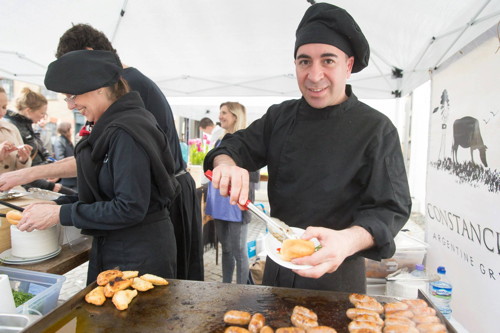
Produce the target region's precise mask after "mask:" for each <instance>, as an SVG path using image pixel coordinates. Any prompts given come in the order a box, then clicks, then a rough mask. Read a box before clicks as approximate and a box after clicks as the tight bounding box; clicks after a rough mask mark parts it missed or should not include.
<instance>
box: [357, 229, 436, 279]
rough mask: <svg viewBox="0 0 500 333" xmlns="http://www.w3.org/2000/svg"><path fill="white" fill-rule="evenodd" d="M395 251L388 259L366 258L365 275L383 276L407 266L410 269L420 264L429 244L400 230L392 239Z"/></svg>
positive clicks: (372, 276) (371, 276)
mask: <svg viewBox="0 0 500 333" xmlns="http://www.w3.org/2000/svg"><path fill="white" fill-rule="evenodd" d="M394 241H395V243H396V253H395V254H394V256H393V257H392V258H390V259H383V260H382V261H380V262H379V261H374V260H370V259H366V276H367V277H369V278H385V277H386V276H387V275H389V274H391V273H394V272H395V271H397V270H398V269H401V268H404V267H406V268H408V270H409V271H412V270H413V269H414V268H415V265H416V264H422V263H423V261H424V257H425V254H426V253H427V248H428V247H429V245H428V244H427V243H425V242H422V241H420V240H418V239H416V238H414V237H411V236H408V235H406V234H405V233H404V232H400V233H399V234H398V235H397V236H396V238H395V239H394Z"/></svg>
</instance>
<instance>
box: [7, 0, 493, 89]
mask: <svg viewBox="0 0 500 333" xmlns="http://www.w3.org/2000/svg"><path fill="white" fill-rule="evenodd" d="M326 2H330V3H334V4H336V5H338V6H340V7H343V8H345V9H347V10H348V11H349V12H350V13H351V15H352V16H353V17H355V19H356V20H357V22H358V24H359V25H360V26H361V29H362V30H363V32H364V33H365V35H366V37H367V39H368V41H369V42H370V45H371V54H372V56H371V59H370V65H369V66H368V67H367V68H366V69H365V70H364V71H362V72H361V73H358V74H354V75H353V76H352V77H351V80H350V83H351V84H353V85H354V86H355V92H356V94H357V95H358V96H360V97H362V98H393V97H395V96H396V94H398V93H397V92H400V93H401V94H402V95H405V94H407V93H409V92H411V90H412V89H414V88H415V87H417V86H419V85H420V84H422V83H423V82H425V81H426V80H428V79H429V71H431V70H432V69H433V68H435V67H438V66H439V65H440V64H442V63H443V62H444V61H445V60H446V59H447V58H449V57H450V56H452V55H454V54H455V53H456V52H458V51H460V49H461V48H462V47H463V46H464V45H466V44H468V43H469V42H470V41H472V40H473V39H474V38H475V37H477V36H478V35H480V34H481V33H482V32H484V31H485V30H487V29H489V28H491V27H492V26H493V25H495V24H496V23H497V22H499V19H500V1H499V0H461V1H456V0H438V1H436V0H419V1H414V0H380V1H373V0H339V1H326ZM309 5H310V4H309V3H308V1H306V0H272V1H270V0H251V1H243V0H168V1H159V0H105V1H102V0H79V1H70V0H65V1H63V0H44V1H39V0H22V1H15V0H0V31H1V35H0V76H3V77H7V78H16V79H19V80H22V81H28V82H35V83H39V84H42V82H43V76H44V74H45V70H46V66H47V65H48V64H49V63H50V62H51V61H53V60H54V53H55V50H56V47H57V43H58V40H59V37H60V36H61V35H62V33H63V32H64V31H66V30H67V29H68V28H69V27H71V25H72V23H89V24H91V25H92V26H94V27H95V28H97V29H99V30H102V31H103V32H104V33H105V34H106V35H107V36H108V37H109V38H110V39H111V40H112V41H113V45H114V46H115V48H116V49H117V50H118V53H119V55H120V57H121V58H122V61H123V62H124V63H125V64H128V65H132V66H134V67H137V68H139V69H140V70H141V71H142V72H144V73H145V74H146V75H148V76H149V77H151V78H152V79H153V80H155V81H156V82H157V83H158V85H159V86H160V87H161V89H162V90H163V91H164V93H165V95H166V96H167V97H169V98H170V97H176V96H177V97H204V96H225V97H230V96H257V97H262V96H281V97H283V98H284V97H288V96H291V97H296V96H300V93H299V91H298V89H297V85H296V81H295V75H294V65H293V57H292V54H293V45H294V41H295V29H296V27H297V25H298V22H299V21H300V19H301V17H302V15H303V13H304V11H305V10H306V9H307V7H308V6H309ZM120 13H123V15H121V14H120ZM395 68H398V69H400V70H402V74H403V76H402V78H395V77H394V75H393V72H394V69H395Z"/></svg>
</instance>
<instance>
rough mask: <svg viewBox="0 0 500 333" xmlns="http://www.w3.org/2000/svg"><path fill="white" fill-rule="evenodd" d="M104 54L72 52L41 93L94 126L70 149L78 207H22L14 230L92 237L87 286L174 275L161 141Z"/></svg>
mask: <svg viewBox="0 0 500 333" xmlns="http://www.w3.org/2000/svg"><path fill="white" fill-rule="evenodd" d="M122 71H123V69H122V66H121V64H120V62H119V60H118V59H117V57H116V56H115V55H114V54H113V53H112V52H108V51H87V50H82V51H73V52H69V53H67V54H66V55H64V56H62V57H60V58H59V59H58V60H56V61H54V62H53V63H51V64H50V65H49V68H48V70H47V74H46V76H45V85H46V87H47V88H48V89H49V90H52V91H57V92H61V93H64V94H65V95H66V98H65V101H66V102H67V103H68V108H70V109H77V110H79V111H80V113H81V114H82V115H84V116H85V117H86V118H87V120H88V121H91V122H94V124H95V125H94V127H93V130H92V132H91V133H90V135H89V136H87V137H86V138H84V139H82V140H81V141H80V142H79V143H78V144H77V146H76V147H75V156H76V164H77V170H78V201H76V202H73V203H66V204H62V205H60V206H55V205H36V207H33V206H31V207H28V208H27V209H26V210H25V212H24V214H23V219H22V220H21V221H20V224H19V229H20V230H27V231H32V230H34V229H45V228H48V227H50V226H52V225H54V224H57V223H61V224H62V225H74V226H75V227H77V228H80V229H82V233H83V234H87V235H92V236H93V237H94V239H93V244H92V250H91V255H90V261H89V271H88V275H87V283H91V282H92V281H94V280H95V279H96V276H97V275H98V274H99V273H100V272H101V271H103V270H107V269H113V268H115V267H119V269H121V270H138V271H139V272H140V273H141V274H143V273H151V274H156V275H160V276H163V277H166V278H174V277H175V275H176V245H175V236H174V232H173V227H172V223H171V221H170V217H169V209H168V207H169V205H170V203H171V202H172V200H173V199H174V198H175V196H176V195H177V194H178V192H179V185H178V183H177V181H176V180H175V177H174V163H173V160H172V157H171V154H170V149H169V145H168V141H167V138H166V136H165V134H164V132H163V131H161V130H160V128H159V126H158V124H157V123H156V121H155V118H154V117H153V115H152V114H151V113H150V112H148V111H146V110H145V109H144V104H143V102H142V100H141V98H140V96H139V94H138V93H136V92H129V88H128V85H127V83H126V81H125V80H123V78H122V77H121V74H122Z"/></svg>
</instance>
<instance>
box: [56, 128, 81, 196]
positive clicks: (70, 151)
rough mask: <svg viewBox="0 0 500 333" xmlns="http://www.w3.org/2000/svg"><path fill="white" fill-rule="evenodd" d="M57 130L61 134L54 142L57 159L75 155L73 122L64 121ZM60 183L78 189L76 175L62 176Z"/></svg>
mask: <svg viewBox="0 0 500 333" xmlns="http://www.w3.org/2000/svg"><path fill="white" fill-rule="evenodd" d="M57 132H58V133H59V136H58V137H57V139H56V141H55V142H54V156H55V158H56V160H62V159H63V158H66V157H70V156H74V155H75V147H74V146H73V142H71V139H72V134H73V131H72V128H71V124H70V123H68V122H62V123H60V124H59V125H58V126H57ZM60 183H61V184H62V185H64V186H66V187H68V188H70V189H72V190H74V191H77V184H76V177H71V178H62V179H61V180H60Z"/></svg>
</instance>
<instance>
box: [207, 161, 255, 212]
mask: <svg viewBox="0 0 500 333" xmlns="http://www.w3.org/2000/svg"><path fill="white" fill-rule="evenodd" d="M214 166H215V168H214V169H213V170H212V185H213V186H214V187H215V188H218V189H219V190H220V194H221V195H222V196H228V195H229V201H230V203H231V204H232V205H236V204H239V205H245V204H246V202H247V200H248V190H249V183H250V178H249V176H248V171H247V170H246V169H243V168H240V167H238V166H236V163H235V162H234V160H233V159H232V158H231V157H229V156H227V155H218V156H217V157H215V159H214Z"/></svg>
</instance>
